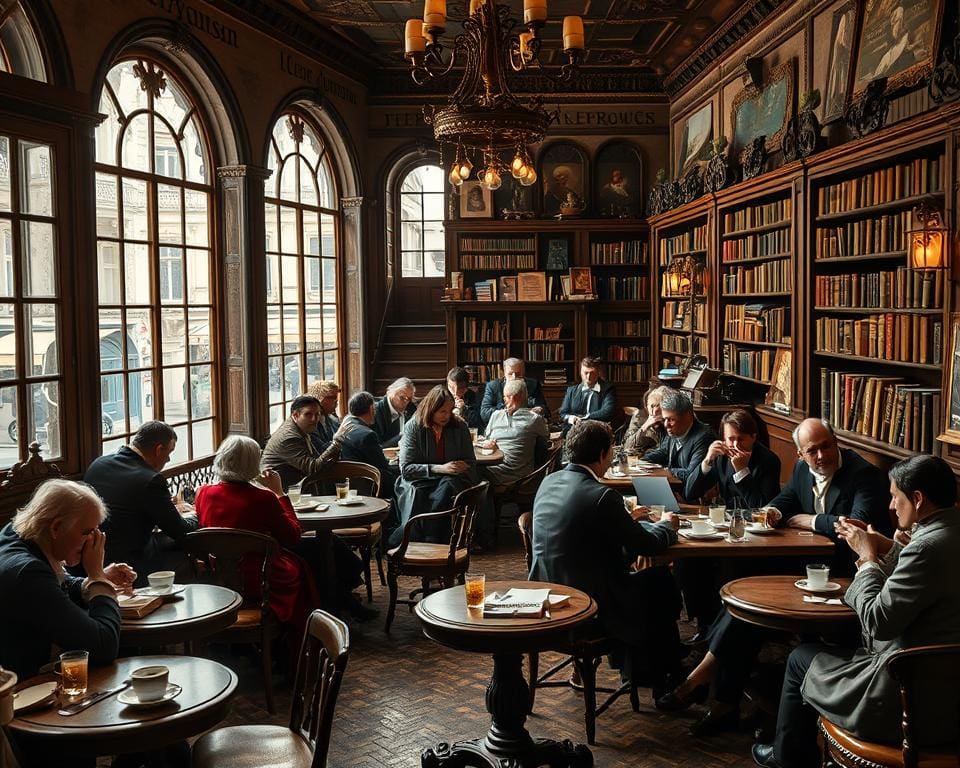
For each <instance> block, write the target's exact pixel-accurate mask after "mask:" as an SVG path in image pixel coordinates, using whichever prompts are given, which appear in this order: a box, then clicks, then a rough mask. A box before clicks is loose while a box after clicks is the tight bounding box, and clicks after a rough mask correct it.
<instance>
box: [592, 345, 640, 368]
mask: <svg viewBox="0 0 960 768" xmlns="http://www.w3.org/2000/svg"><path fill="white" fill-rule="evenodd" d="M601 357H603V359H604V360H606V361H607V362H608V363H623V362H626V363H649V362H650V347H648V346H643V347H640V346H635V345H630V346H624V345H622V344H608V345H607V346H606V348H605V349H604V351H603V354H602V355H601Z"/></svg>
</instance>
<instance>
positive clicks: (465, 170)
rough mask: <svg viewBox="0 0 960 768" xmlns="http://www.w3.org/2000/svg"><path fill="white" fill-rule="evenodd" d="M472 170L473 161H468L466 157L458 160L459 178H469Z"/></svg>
mask: <svg viewBox="0 0 960 768" xmlns="http://www.w3.org/2000/svg"><path fill="white" fill-rule="evenodd" d="M472 170H473V163H471V162H470V160H469V159H468V158H464V159H463V160H461V161H460V178H461V179H469V178H470V171H472Z"/></svg>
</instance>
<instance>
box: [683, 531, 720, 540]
mask: <svg viewBox="0 0 960 768" xmlns="http://www.w3.org/2000/svg"><path fill="white" fill-rule="evenodd" d="M683 535H684V536H686V537H687V538H688V539H693V540H694V541H715V540H717V539H722V538H723V534H722V533H720V532H719V531H711V532H710V533H694V532H693V531H684V532H683Z"/></svg>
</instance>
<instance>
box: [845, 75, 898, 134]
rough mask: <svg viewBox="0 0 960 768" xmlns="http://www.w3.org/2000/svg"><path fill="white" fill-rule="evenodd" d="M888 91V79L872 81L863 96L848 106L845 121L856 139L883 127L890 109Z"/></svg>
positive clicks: (880, 78)
mask: <svg viewBox="0 0 960 768" xmlns="http://www.w3.org/2000/svg"><path fill="white" fill-rule="evenodd" d="M886 90H887V78H885V77H878V78H877V79H876V80H871V81H870V84H869V85H868V86H867V90H866V91H864V94H863V96H861V97H860V98H859V99H858V100H857V101H854V102H851V103H850V104H848V105H847V109H846V111H845V112H844V114H843V119H844V120H845V121H846V123H847V127H848V128H849V129H850V131H851V133H853V135H854V138H857V139H860V138H863V137H864V136H867V135H869V134H871V133H873V132H874V131H878V130H880V129H881V128H882V127H883V124H884V123H885V122H886V121H887V112H888V111H889V109H890V100H889V99H888V98H887V97H886V95H885V94H884V91H886Z"/></svg>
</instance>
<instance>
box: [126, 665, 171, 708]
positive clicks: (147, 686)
mask: <svg viewBox="0 0 960 768" xmlns="http://www.w3.org/2000/svg"><path fill="white" fill-rule="evenodd" d="M169 679H170V669H169V667H164V666H162V665H160V664H158V665H155V666H152V667H140V668H139V669H135V670H133V672H131V673H130V682H131V683H132V685H133V692H134V693H135V694H137V698H138V699H139V700H140V701H156V700H157V699H162V698H163V695H164V694H165V693H166V692H167V681H168V680H169Z"/></svg>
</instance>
